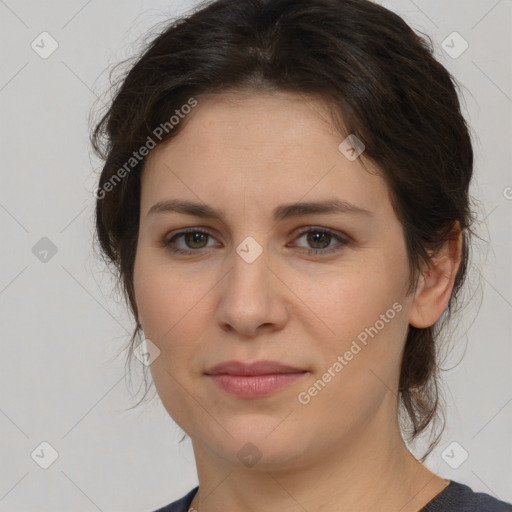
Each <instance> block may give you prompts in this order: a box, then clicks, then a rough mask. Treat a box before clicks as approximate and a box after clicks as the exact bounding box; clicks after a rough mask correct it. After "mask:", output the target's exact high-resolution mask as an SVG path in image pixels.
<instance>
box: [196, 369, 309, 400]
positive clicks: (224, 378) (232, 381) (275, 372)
mask: <svg viewBox="0 0 512 512" xmlns="http://www.w3.org/2000/svg"><path fill="white" fill-rule="evenodd" d="M205 373H206V375H207V376H209V377H210V378H211V379H212V381H213V382H214V383H215V384H216V385H217V386H218V387H219V388H220V389H222V390H224V391H226V392H227V393H230V394H232V395H235V396H237V397H239V398H260V397H264V396H268V395H270V394H271V393H273V392H275V391H277V390H278V389H281V388H283V387H285V386H288V385H289V384H291V383H292V382H293V381H295V380H297V379H299V378H300V377H302V376H303V375H305V374H306V373H308V372H307V371H306V370H302V369H300V368H295V367H292V366H288V365H284V364H281V363H278V362H276V361H257V362H255V363H250V364H246V363H241V362H239V361H226V362H224V363H221V364H218V365H216V366H214V367H213V368H211V369H210V370H208V371H206V372H205Z"/></svg>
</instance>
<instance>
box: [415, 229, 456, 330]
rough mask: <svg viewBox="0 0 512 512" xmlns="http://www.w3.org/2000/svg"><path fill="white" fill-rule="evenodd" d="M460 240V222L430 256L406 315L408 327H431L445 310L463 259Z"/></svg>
mask: <svg viewBox="0 0 512 512" xmlns="http://www.w3.org/2000/svg"><path fill="white" fill-rule="evenodd" d="M462 244H463V237H462V231H461V229H460V225H459V222H458V221H457V222H456V223H455V225H454V228H453V231H452V233H451V235H450V237H449V239H448V240H447V241H446V242H445V244H444V245H443V247H442V248H441V249H440V250H439V251H438V252H437V253H436V254H435V255H433V256H432V258H431V260H430V262H429V264H428V265H426V266H425V268H424V270H423V272H422V274H421V275H420V277H419V279H418V286H417V287H416V291H415V296H414V300H413V302H412V305H411V309H410V312H409V324H410V325H412V326H413V327H417V328H419V329H425V328H427V327H430V326H432V325H434V324H435V323H436V322H437V320H438V319H439V318H440V316H441V315H442V313H443V311H444V310H445V309H446V308H447V307H448V302H449V301H450V297H451V294H452V290H453V285H454V283H455V277H456V275H457V270H458V269H459V266H460V262H461V257H462Z"/></svg>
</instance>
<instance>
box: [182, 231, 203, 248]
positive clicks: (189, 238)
mask: <svg viewBox="0 0 512 512" xmlns="http://www.w3.org/2000/svg"><path fill="white" fill-rule="evenodd" d="M204 239H206V235H205V234H203V233H186V236H185V240H186V244H187V245H188V246H191V245H192V247H194V248H197V247H196V246H195V245H194V244H199V246H200V247H203V245H201V241H203V242H204V241H205V240H204Z"/></svg>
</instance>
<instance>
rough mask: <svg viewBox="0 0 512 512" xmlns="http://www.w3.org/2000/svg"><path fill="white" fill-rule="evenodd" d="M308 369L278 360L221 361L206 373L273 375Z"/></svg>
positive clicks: (302, 371) (301, 371) (300, 371)
mask: <svg viewBox="0 0 512 512" xmlns="http://www.w3.org/2000/svg"><path fill="white" fill-rule="evenodd" d="M305 371H306V370H304V369H302V368H297V367H295V366H289V365H286V364H283V363H279V362H278V361H256V362H254V363H243V362H240V361H225V362H223V363H219V364H217V365H215V366H213V367H212V368H210V369H209V370H207V371H206V372H205V373H206V375H220V374H226V375H273V374H276V373H304V372H305Z"/></svg>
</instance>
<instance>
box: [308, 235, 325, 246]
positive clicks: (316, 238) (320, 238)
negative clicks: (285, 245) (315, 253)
mask: <svg viewBox="0 0 512 512" xmlns="http://www.w3.org/2000/svg"><path fill="white" fill-rule="evenodd" d="M330 236H331V235H329V233H319V232H316V233H310V234H309V235H308V242H309V243H310V245H313V246H315V244H317V243H319V244H320V245H322V242H324V243H325V242H327V244H326V245H325V246H322V247H323V248H325V247H327V246H328V245H329V237H330ZM315 248H318V247H316V246H315Z"/></svg>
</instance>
